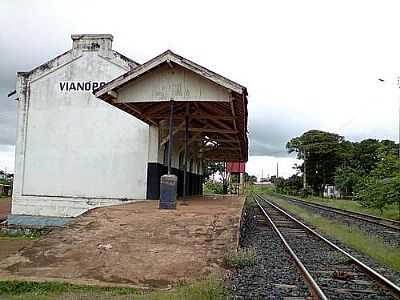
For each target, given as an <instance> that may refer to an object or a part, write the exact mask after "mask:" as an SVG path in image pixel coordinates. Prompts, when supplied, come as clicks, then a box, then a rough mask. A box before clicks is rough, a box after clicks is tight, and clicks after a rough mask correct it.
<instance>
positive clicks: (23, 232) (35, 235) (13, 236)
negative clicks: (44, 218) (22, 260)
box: [0, 227, 51, 240]
mask: <svg viewBox="0 0 400 300" xmlns="http://www.w3.org/2000/svg"><path fill="white" fill-rule="evenodd" d="M50 231H51V229H50V228H47V227H43V228H38V229H23V228H22V229H15V230H14V231H11V230H10V231H0V240H36V239H39V238H40V237H42V236H44V235H46V234H48V233H49V232H50Z"/></svg>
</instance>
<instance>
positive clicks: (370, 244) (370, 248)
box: [269, 196, 400, 271]
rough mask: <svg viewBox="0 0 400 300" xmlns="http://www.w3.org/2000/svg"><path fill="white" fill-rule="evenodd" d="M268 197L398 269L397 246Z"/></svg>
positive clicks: (398, 250) (334, 235)
mask: <svg viewBox="0 0 400 300" xmlns="http://www.w3.org/2000/svg"><path fill="white" fill-rule="evenodd" d="M269 198H270V199H271V200H273V201H274V202H275V203H277V204H279V206H281V207H282V208H285V209H286V210H287V211H289V212H291V213H293V214H295V215H297V216H298V217H300V218H301V219H303V220H304V221H305V222H307V223H309V224H312V225H313V226H315V228H317V229H318V230H319V231H320V232H322V233H323V234H326V235H327V236H329V237H332V238H334V239H336V240H339V241H341V242H342V243H344V244H346V245H349V246H350V247H352V248H354V249H356V250H358V251H360V252H361V253H364V254H366V255H368V256H370V257H372V258H374V259H375V260H377V261H378V262H380V263H382V264H384V265H386V266H388V267H390V268H392V269H393V270H395V271H400V248H399V247H395V246H390V245H387V244H385V243H384V242H383V240H382V239H380V238H378V237H376V236H373V235H368V234H367V233H365V232H364V231H362V230H360V229H359V228H358V227H357V226H348V225H344V224H342V223H339V222H335V221H331V220H328V219H326V218H323V217H321V216H320V215H318V214H316V213H314V212H313V211H311V210H310V209H307V208H303V207H299V206H296V205H294V204H289V203H287V202H286V201H285V200H282V199H279V198H276V197H271V196H270V197H269Z"/></svg>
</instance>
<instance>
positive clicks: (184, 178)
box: [183, 103, 189, 202]
mask: <svg viewBox="0 0 400 300" xmlns="http://www.w3.org/2000/svg"><path fill="white" fill-rule="evenodd" d="M188 139H189V103H187V104H186V114H185V155H184V160H185V161H184V164H183V168H184V169H183V201H184V202H185V201H186V192H187V158H188Z"/></svg>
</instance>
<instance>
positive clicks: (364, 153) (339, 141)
mask: <svg viewBox="0 0 400 300" xmlns="http://www.w3.org/2000/svg"><path fill="white" fill-rule="evenodd" d="M286 148H287V150H288V152H289V153H292V152H295V153H297V158H298V159H301V160H303V163H302V164H300V165H295V167H294V168H295V169H296V170H297V171H298V172H297V174H296V175H293V176H292V177H290V178H288V179H286V180H285V179H283V178H277V179H275V183H276V186H277V188H278V190H280V191H282V192H287V193H296V194H300V195H304V196H305V195H308V194H322V192H323V188H324V186H325V185H326V184H334V185H335V186H336V187H337V188H338V189H339V190H340V191H341V193H342V194H343V195H344V196H351V197H354V198H355V199H356V200H358V201H360V202H361V203H362V204H363V205H365V206H370V207H375V208H379V209H381V210H382V209H383V208H384V207H385V206H387V205H390V204H397V205H398V206H399V213H400V159H399V152H398V151H399V150H398V144H396V143H395V142H394V141H390V140H381V141H380V140H377V139H366V140H363V141H361V142H350V141H347V140H345V139H344V137H343V136H340V135H338V134H335V133H329V132H324V131H320V130H310V131H307V132H305V133H303V134H302V135H301V136H299V137H295V138H293V139H291V140H290V141H289V142H288V143H287V145H286ZM304 170H305V171H304ZM304 175H305V178H304Z"/></svg>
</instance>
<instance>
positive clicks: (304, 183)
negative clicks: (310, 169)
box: [303, 149, 307, 189]
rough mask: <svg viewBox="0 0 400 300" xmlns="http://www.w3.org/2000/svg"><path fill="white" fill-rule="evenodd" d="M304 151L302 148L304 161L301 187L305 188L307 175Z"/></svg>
mask: <svg viewBox="0 0 400 300" xmlns="http://www.w3.org/2000/svg"><path fill="white" fill-rule="evenodd" d="M306 153H307V151H306V150H305V149H304V163H303V169H304V170H303V189H306V188H307V175H306V173H307V172H306V161H307V158H306Z"/></svg>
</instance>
